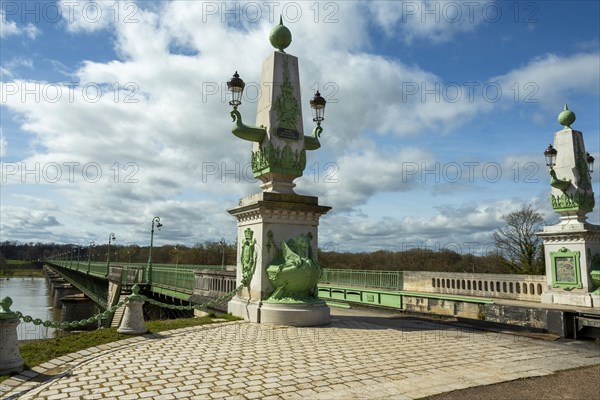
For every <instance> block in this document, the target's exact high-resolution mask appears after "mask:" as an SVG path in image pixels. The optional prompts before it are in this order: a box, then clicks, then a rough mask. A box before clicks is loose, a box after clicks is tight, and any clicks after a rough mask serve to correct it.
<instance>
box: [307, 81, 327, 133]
mask: <svg viewBox="0 0 600 400" xmlns="http://www.w3.org/2000/svg"><path fill="white" fill-rule="evenodd" d="M325 104H327V101H326V100H325V99H324V98H323V97H321V93H319V91H318V90H317V93H315V97H313V98H312V99H311V100H310V108H312V111H313V121H315V122H316V123H317V126H316V127H315V129H314V130H313V136H315V135H316V136H315V137H321V132H323V128H321V121H323V120H324V119H325Z"/></svg>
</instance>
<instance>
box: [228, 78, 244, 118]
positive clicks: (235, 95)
mask: <svg viewBox="0 0 600 400" xmlns="http://www.w3.org/2000/svg"><path fill="white" fill-rule="evenodd" d="M244 87H246V84H245V83H244V81H243V80H242V78H240V75H239V74H238V73H237V71H235V74H233V77H232V78H231V79H230V80H228V81H227V90H229V91H230V92H231V101H230V102H229V105H231V106H233V109H234V110H237V108H238V106H239V105H240V104H242V94H243V93H244Z"/></svg>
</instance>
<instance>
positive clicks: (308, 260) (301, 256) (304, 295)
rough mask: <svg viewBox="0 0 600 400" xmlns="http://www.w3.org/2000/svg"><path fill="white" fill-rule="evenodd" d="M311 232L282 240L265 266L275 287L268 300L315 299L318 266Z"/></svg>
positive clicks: (268, 301)
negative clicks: (312, 245)
mask: <svg viewBox="0 0 600 400" xmlns="http://www.w3.org/2000/svg"><path fill="white" fill-rule="evenodd" d="M311 240H312V234H311V233H310V232H309V233H308V234H301V235H298V236H297V237H295V238H292V239H289V240H286V241H282V242H281V248H279V249H278V248H277V247H276V251H277V253H276V256H275V258H274V259H273V260H272V261H271V262H270V263H269V266H268V267H267V275H268V277H269V281H270V282H271V285H272V286H273V288H274V289H275V290H274V291H273V293H272V294H271V295H270V296H269V298H268V299H266V300H265V302H267V303H316V302H319V301H320V300H319V298H318V297H317V293H316V286H317V282H318V280H319V276H320V275H321V267H320V265H319V263H318V262H317V260H316V259H315V257H314V254H313V251H312V247H311V244H310V242H311Z"/></svg>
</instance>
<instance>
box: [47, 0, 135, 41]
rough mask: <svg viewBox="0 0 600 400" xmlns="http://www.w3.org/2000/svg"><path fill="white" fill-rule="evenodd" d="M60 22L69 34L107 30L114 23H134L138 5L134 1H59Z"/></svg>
mask: <svg viewBox="0 0 600 400" xmlns="http://www.w3.org/2000/svg"><path fill="white" fill-rule="evenodd" d="M58 5H59V6H60V9H61V16H62V21H64V23H65V24H66V28H67V31H69V32H86V33H92V32H95V31H99V30H103V29H107V28H109V27H111V26H112V25H113V24H115V23H119V22H125V21H127V22H131V23H135V15H136V14H137V11H138V10H139V5H138V4H137V3H136V2H135V1H95V0H79V1H70V0H60V1H59V2H58Z"/></svg>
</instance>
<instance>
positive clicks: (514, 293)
mask: <svg viewBox="0 0 600 400" xmlns="http://www.w3.org/2000/svg"><path fill="white" fill-rule="evenodd" d="M545 289H546V276H545V275H518V274H473V273H460V272H423V271H404V282H403V290H406V291H415V292H427V293H445V294H456V295H465V296H479V297H489V298H497V299H512V300H527V301H536V302H538V301H541V300H540V299H541V297H540V296H541V295H542V293H543V291H544V290H545Z"/></svg>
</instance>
